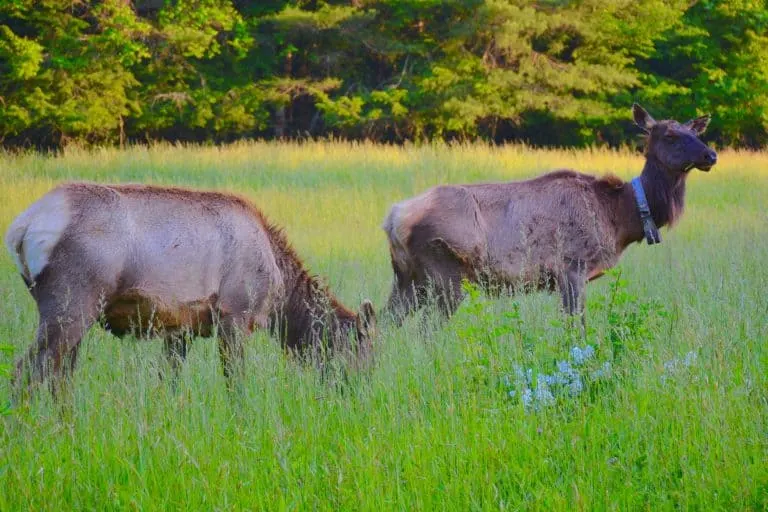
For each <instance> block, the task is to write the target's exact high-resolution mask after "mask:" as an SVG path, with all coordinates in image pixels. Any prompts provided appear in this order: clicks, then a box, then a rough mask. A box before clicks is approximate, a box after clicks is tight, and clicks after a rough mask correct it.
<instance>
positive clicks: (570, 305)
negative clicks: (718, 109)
mask: <svg viewBox="0 0 768 512" xmlns="http://www.w3.org/2000/svg"><path fill="white" fill-rule="evenodd" d="M632 110H633V115H634V121H635V124H637V126H639V127H640V128H641V129H642V130H643V131H644V132H645V134H646V144H645V166H644V167H643V170H642V173H641V174H640V176H639V177H636V178H634V179H633V180H632V181H631V183H624V182H623V181H622V180H620V179H619V178H617V177H616V176H613V175H611V174H609V175H606V176H603V177H599V178H598V177H595V176H591V175H588V174H582V173H579V172H575V171H573V170H563V169H561V170H555V171H552V172H550V173H547V174H544V175H541V176H539V177H536V178H533V179H529V180H526V181H513V182H506V183H480V184H466V185H442V186H437V187H434V188H431V189H429V190H427V191H426V192H424V193H422V194H421V195H419V196H416V197H413V198H410V199H407V200H405V201H402V202H400V203H397V204H395V205H394V206H392V208H391V209H390V211H389V213H388V215H387V217H386V219H385V221H384V224H383V229H384V231H385V232H386V235H387V237H388V242H389V250H390V257H391V262H392V269H393V270H394V283H393V286H392V292H391V294H390V297H389V300H388V304H387V307H386V308H387V311H388V312H389V313H390V314H392V315H393V316H394V320H395V322H396V323H397V324H399V323H401V322H402V320H403V318H404V317H405V316H406V315H407V314H409V313H412V312H414V311H415V310H417V309H418V308H420V307H421V306H422V305H423V304H424V302H425V299H426V298H427V297H428V296H429V295H430V293H432V294H433V295H432V296H433V297H434V299H435V300H436V302H437V305H438V307H439V309H440V311H442V312H443V313H444V314H445V316H450V315H451V314H452V313H453V312H454V311H455V309H456V307H457V306H458V304H459V302H460V301H461V300H462V288H461V282H462V280H463V279H467V280H469V281H470V282H475V283H478V284H480V285H483V286H484V287H486V288H492V289H493V290H496V291H498V290H499V289H507V290H509V289H513V291H522V292H528V291H533V290H547V291H550V292H554V291H559V292H560V295H561V298H562V306H563V309H564V310H565V312H566V313H568V315H569V318H573V317H574V316H576V315H578V316H581V320H582V322H581V323H582V331H583V332H584V333H585V331H586V323H585V315H584V298H585V288H586V283H587V282H588V281H591V280H593V279H596V278H598V277H600V276H601V275H602V274H603V273H604V272H605V271H606V270H607V269H609V268H611V267H613V266H614V265H616V264H617V262H618V260H619V258H620V256H621V254H622V252H623V251H624V249H626V248H627V246H629V244H631V243H634V242H640V241H642V240H643V238H646V239H647V241H648V244H655V243H658V242H661V237H660V235H659V232H658V227H661V226H670V227H671V226H673V225H674V224H675V223H676V222H677V221H678V220H679V219H680V216H681V215H682V213H683V206H684V200H685V182H686V179H687V178H688V173H689V171H690V170H691V169H693V168H697V169H700V170H702V171H709V170H710V169H711V168H712V166H713V165H714V164H715V163H716V161H717V154H716V153H715V151H714V150H712V149H710V148H709V147H707V146H706V145H705V144H704V143H703V142H702V141H701V140H700V139H699V136H700V135H701V134H702V133H703V132H704V130H705V129H706V127H707V125H708V124H709V116H708V115H707V116H702V117H698V118H695V119H692V120H690V121H688V122H686V123H679V122H677V121H674V120H663V121H655V120H654V119H653V118H652V117H651V116H650V114H648V112H646V111H645V110H644V109H643V108H642V107H640V106H639V105H637V104H634V105H633V107H632Z"/></svg>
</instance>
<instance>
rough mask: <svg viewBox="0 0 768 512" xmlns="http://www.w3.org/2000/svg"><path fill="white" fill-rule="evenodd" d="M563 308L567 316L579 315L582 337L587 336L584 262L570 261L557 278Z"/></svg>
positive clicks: (571, 317)
mask: <svg viewBox="0 0 768 512" xmlns="http://www.w3.org/2000/svg"><path fill="white" fill-rule="evenodd" d="M558 286H559V288H560V296H561V298H562V301H563V310H564V311H565V313H566V314H567V315H568V317H569V322H570V321H571V319H573V317H574V316H579V317H581V333H582V337H583V338H584V339H585V340H586V338H587V321H586V315H585V313H584V306H585V303H586V288H587V272H586V265H585V263H584V262H572V263H570V264H569V265H568V266H567V269H566V271H565V272H563V273H562V274H561V276H560V277H559V279H558Z"/></svg>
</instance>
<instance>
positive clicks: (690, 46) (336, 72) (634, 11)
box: [0, 0, 768, 148]
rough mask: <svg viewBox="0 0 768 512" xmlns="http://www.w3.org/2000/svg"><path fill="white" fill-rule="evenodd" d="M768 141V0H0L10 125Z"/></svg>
mask: <svg viewBox="0 0 768 512" xmlns="http://www.w3.org/2000/svg"><path fill="white" fill-rule="evenodd" d="M635 101H636V102H639V103H641V104H642V105H643V106H645V107H646V108H647V109H648V110H649V111H650V112H651V113H652V114H654V115H656V116H657V117H660V118H675V119H680V120H685V119H688V118H691V117H694V116H696V115H700V114H703V113H710V114H712V116H713V119H712V123H711V125H710V130H709V132H708V140H710V141H713V142H715V143H716V144H718V145H720V146H726V145H727V146H733V147H751V148H757V147H763V146H765V145H766V143H768V6H767V5H766V1H765V0H730V1H723V0H699V1H696V0H694V1H690V0H535V1H534V0H506V1H502V0H464V1H436V0H353V1H351V2H335V1H305V0H304V1H282V0H261V1H244V0H165V1H163V0H136V1H128V0H105V1H86V0H80V1H78V0H0V145H3V146H6V147H14V146H32V147H36V148H55V147H61V146H65V145H68V144H72V143H76V144H86V145H88V144H98V145H105V144H125V143H140V142H149V141H155V140H169V141H194V142H204V141H210V142H227V141H232V140H235V139H239V138H264V139H272V138H306V137H334V138H337V137H338V138H344V139H366V140H372V141H380V142H403V141H423V140H434V139H443V140H457V139H458V140H475V139H481V140H487V141H492V142H506V141H524V142H527V143H529V144H533V145H543V146H551V145H556V146H584V145H592V144H598V145H603V144H605V145H611V146H616V145H622V144H627V143H630V144H631V143H634V141H633V139H634V138H635V134H636V132H637V131H636V130H634V131H633V130H631V129H629V128H630V126H629V125H630V123H631V116H630V115H629V106H630V105H631V104H632V103H633V102H635Z"/></svg>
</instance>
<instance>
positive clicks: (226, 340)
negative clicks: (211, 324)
mask: <svg viewBox="0 0 768 512" xmlns="http://www.w3.org/2000/svg"><path fill="white" fill-rule="evenodd" d="M254 324H258V326H259V327H266V326H267V320H266V318H265V319H263V321H256V320H251V319H249V318H247V317H245V316H240V317H236V316H233V315H222V316H221V320H220V324H219V357H220V359H221V364H222V367H223V370H224V377H225V378H226V379H227V387H228V388H229V389H230V390H231V389H232V381H233V378H235V377H236V376H238V375H239V374H240V373H241V371H242V366H243V362H244V355H245V351H244V345H243V340H244V338H245V337H247V336H250V334H251V333H252V332H253V327H254Z"/></svg>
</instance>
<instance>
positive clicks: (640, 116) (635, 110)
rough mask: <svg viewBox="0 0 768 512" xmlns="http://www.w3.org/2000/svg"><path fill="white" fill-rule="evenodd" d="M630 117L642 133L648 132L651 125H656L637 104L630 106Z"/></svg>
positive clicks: (649, 115)
mask: <svg viewBox="0 0 768 512" xmlns="http://www.w3.org/2000/svg"><path fill="white" fill-rule="evenodd" d="M632 116H633V117H634V118H635V124H636V125H637V126H639V127H640V129H641V130H643V131H644V132H650V131H651V128H653V125H655V124H656V120H655V119H653V118H652V117H651V114H649V113H648V112H646V111H645V109H644V108H643V107H641V106H640V105H638V104H637V103H633V104H632Z"/></svg>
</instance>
